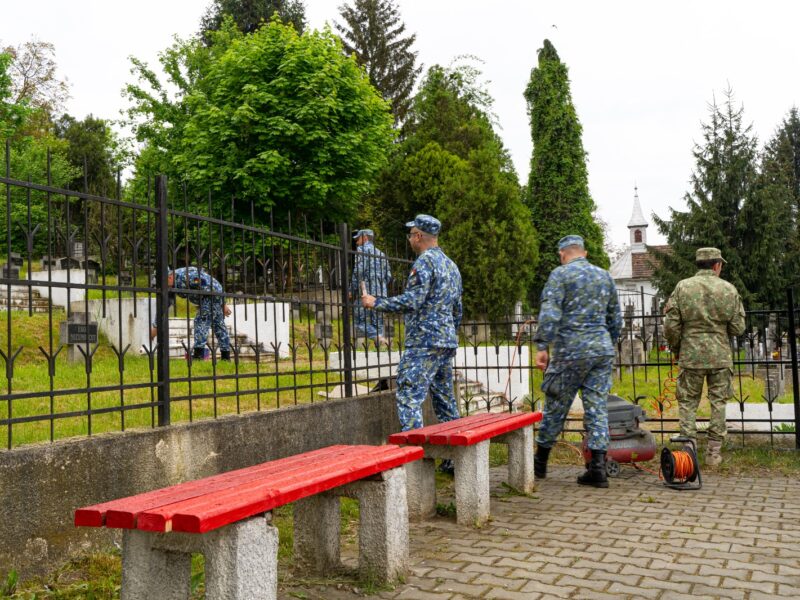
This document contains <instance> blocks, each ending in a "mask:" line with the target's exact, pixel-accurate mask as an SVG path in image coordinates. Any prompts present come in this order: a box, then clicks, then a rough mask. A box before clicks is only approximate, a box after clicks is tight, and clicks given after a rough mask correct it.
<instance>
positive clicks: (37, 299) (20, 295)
mask: <svg viewBox="0 0 800 600" xmlns="http://www.w3.org/2000/svg"><path fill="white" fill-rule="evenodd" d="M9 287H11V300H10V301H9V297H8V289H9ZM28 309H31V310H32V311H33V312H36V313H45V312H47V311H48V310H49V303H48V301H47V298H43V297H42V295H41V294H40V293H39V292H38V291H36V290H31V292H30V295H28V287H27V286H24V285H12V286H6V285H2V286H0V310H24V311H27V310H28Z"/></svg>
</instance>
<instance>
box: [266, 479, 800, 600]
mask: <svg viewBox="0 0 800 600" xmlns="http://www.w3.org/2000/svg"><path fill="white" fill-rule="evenodd" d="M550 471H551V472H550V473H549V474H548V478H547V480H546V481H544V482H541V483H540V484H539V485H538V489H537V491H536V492H535V494H534V497H533V498H530V497H522V496H510V495H507V494H505V493H504V492H505V489H504V488H503V486H502V481H503V479H504V478H505V477H506V473H507V472H506V470H505V468H502V467H501V468H497V469H492V489H493V492H494V494H493V498H492V509H491V513H492V520H491V521H490V522H489V524H488V525H486V526H485V527H483V528H482V529H472V528H468V527H462V526H458V525H456V523H455V521H454V520H452V519H446V518H436V519H433V520H431V521H426V522H423V523H415V524H412V527H411V574H410V576H409V577H408V578H407V579H406V582H405V583H404V584H403V585H400V586H398V587H397V588H396V589H394V590H392V591H387V592H382V593H379V594H377V596H373V597H377V598H387V599H389V598H398V599H400V598H407V599H413V600H457V599H466V598H495V599H507V600H517V599H524V600H535V599H538V598H587V599H592V600H596V599H603V598H616V599H619V598H657V599H666V598H744V599H750V600H756V599H760V598H764V599H767V598H775V597H780V598H800V481H798V480H796V479H789V478H781V477H779V476H774V475H770V476H768V477H766V478H759V477H721V476H716V475H714V474H713V473H709V474H706V476H705V480H704V485H703V489H702V490H700V491H693V492H692V491H680V492H679V491H673V490H669V489H667V488H665V487H664V486H663V485H662V484H661V483H660V482H659V481H658V480H657V479H656V477H655V476H653V475H650V474H648V473H641V472H635V471H633V470H632V469H623V472H622V473H621V475H620V477H618V478H615V479H612V480H611V487H610V488H609V489H607V490H598V489H594V488H583V487H579V486H578V485H577V484H576V483H575V477H576V476H577V475H578V474H579V473H580V470H579V469H577V468H571V467H558V466H554V467H552V468H551V469H550ZM445 501H446V499H445ZM288 592H291V593H292V595H289V594H287V595H284V596H281V597H282V598H285V599H287V600H289V599H291V598H309V599H317V598H325V599H330V600H345V599H353V598H359V597H361V598H363V594H360V593H357V592H353V591H352V590H341V589H336V588H335V587H327V588H324V587H320V588H313V589H303V590H288ZM284 593H286V592H284Z"/></svg>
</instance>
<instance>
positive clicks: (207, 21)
mask: <svg viewBox="0 0 800 600" xmlns="http://www.w3.org/2000/svg"><path fill="white" fill-rule="evenodd" d="M274 15H277V16H278V18H279V19H280V20H281V21H282V22H284V23H286V24H291V25H292V26H293V27H294V28H295V29H296V30H297V32H298V33H302V32H303V30H304V29H305V27H306V7H305V5H304V4H303V2H302V0H214V1H213V2H212V4H211V5H210V6H209V7H208V9H207V10H206V14H205V15H203V18H202V19H201V20H200V36H201V37H202V38H203V40H204V41H205V42H206V43H207V44H211V40H212V38H211V36H210V35H209V33H208V32H210V31H218V30H219V29H220V28H221V27H222V23H223V21H224V20H225V17H226V16H230V17H231V18H233V21H234V22H235V23H236V26H237V27H238V28H239V31H241V32H243V33H253V32H254V31H255V30H256V29H258V28H259V27H260V26H261V25H263V24H265V23H269V21H270V20H271V19H272V17H273V16H274Z"/></svg>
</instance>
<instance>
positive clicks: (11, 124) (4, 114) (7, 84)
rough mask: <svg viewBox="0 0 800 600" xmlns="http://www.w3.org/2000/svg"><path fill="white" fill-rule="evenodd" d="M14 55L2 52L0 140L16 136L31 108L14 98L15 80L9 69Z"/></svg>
mask: <svg viewBox="0 0 800 600" xmlns="http://www.w3.org/2000/svg"><path fill="white" fill-rule="evenodd" d="M12 61H13V57H12V56H11V55H10V54H8V53H7V52H0V141H5V140H6V139H8V138H11V137H13V136H15V135H16V134H17V133H18V132H19V131H20V130H21V129H22V127H23V125H24V123H25V121H26V119H27V117H28V115H29V114H30V112H31V109H30V108H29V107H28V106H27V105H26V104H22V103H18V102H16V101H15V100H14V98H13V88H12V85H13V82H12V80H11V75H10V74H9V72H8V70H9V67H10V66H11V62H12Z"/></svg>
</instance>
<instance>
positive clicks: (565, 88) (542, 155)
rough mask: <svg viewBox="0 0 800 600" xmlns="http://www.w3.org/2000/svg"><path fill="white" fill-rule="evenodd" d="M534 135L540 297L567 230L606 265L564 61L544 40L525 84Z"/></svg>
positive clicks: (530, 199) (531, 198)
mask: <svg viewBox="0 0 800 600" xmlns="http://www.w3.org/2000/svg"><path fill="white" fill-rule="evenodd" d="M525 99H526V100H527V102H528V114H529V116H530V122H531V137H532V138H533V157H532V159H531V171H530V175H529V177H528V189H527V203H528V206H529V207H530V210H531V215H532V218H533V224H534V226H535V227H536V230H537V232H538V235H539V256H540V260H539V267H538V270H537V274H536V278H535V279H534V283H533V286H532V289H531V291H530V300H531V301H532V302H533V303H538V302H539V295H540V293H541V290H542V288H543V287H544V283H545V281H547V277H548V276H549V274H550V271H552V270H553V269H554V268H555V267H556V266H558V264H559V261H558V255H557V252H556V249H557V248H556V243H557V242H558V240H559V239H560V238H562V237H563V236H565V235H568V234H579V235H581V236H583V239H584V240H585V243H586V249H587V250H588V251H589V260H590V261H592V262H593V263H595V264H597V265H599V266H601V267H603V268H608V266H609V262H608V256H607V255H606V253H605V250H604V247H603V246H604V244H603V232H602V229H601V228H600V225H599V224H598V223H597V221H596V220H595V219H594V216H593V214H594V211H595V209H596V206H595V203H594V200H592V197H591V195H590V194H589V182H588V175H587V170H586V152H585V151H584V149H583V142H582V139H581V137H582V133H583V128H582V127H581V124H580V121H579V120H578V115H577V112H576V111H575V106H574V104H573V103H572V96H571V94H570V85H569V77H568V72H567V66H566V65H565V64H564V63H563V62H561V59H560V58H559V56H558V53H557V52H556V49H555V48H554V47H553V45H552V44H551V43H550V41H549V40H545V41H544V44H543V45H542V48H541V49H540V50H539V62H538V66H537V67H535V68H534V69H533V70H532V71H531V78H530V81H529V83H528V87H527V88H526V89H525Z"/></svg>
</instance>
